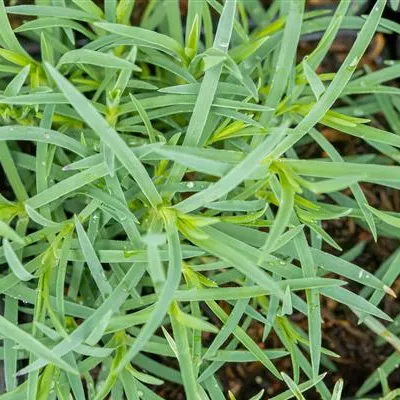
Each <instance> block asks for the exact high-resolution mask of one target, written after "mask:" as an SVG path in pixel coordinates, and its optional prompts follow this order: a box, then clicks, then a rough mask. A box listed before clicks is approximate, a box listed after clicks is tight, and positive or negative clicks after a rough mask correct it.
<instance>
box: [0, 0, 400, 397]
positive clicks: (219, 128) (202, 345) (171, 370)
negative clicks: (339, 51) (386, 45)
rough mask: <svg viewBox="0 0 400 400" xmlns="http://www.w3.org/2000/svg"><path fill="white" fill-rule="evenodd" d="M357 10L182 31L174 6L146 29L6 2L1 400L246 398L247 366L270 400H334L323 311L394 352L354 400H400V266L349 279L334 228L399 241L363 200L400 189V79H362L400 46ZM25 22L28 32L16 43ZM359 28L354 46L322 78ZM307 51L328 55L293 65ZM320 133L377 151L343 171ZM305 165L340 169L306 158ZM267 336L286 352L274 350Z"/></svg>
mask: <svg viewBox="0 0 400 400" xmlns="http://www.w3.org/2000/svg"><path fill="white" fill-rule="evenodd" d="M350 3H351V2H350V1H349V0H342V1H340V2H336V9H335V10H333V11H332V13H331V12H330V11H326V10H325V11H318V10H317V11H315V10H314V11H308V10H306V8H305V7H306V4H305V1H304V0H287V1H280V0H274V1H273V2H272V4H271V6H270V7H269V9H268V10H265V9H264V8H263V7H262V5H261V1H259V0H225V1H221V2H219V1H216V0H189V2H188V9H187V18H186V24H185V25H184V24H183V22H182V19H181V16H180V10H179V1H178V0H166V1H149V2H148V4H147V8H146V9H145V10H144V14H143V15H142V17H141V19H140V23H139V25H135V26H133V25H131V18H130V16H131V14H132V15H133V14H135V11H136V6H137V5H136V4H135V1H134V0H118V1H117V0H105V1H104V8H100V7H99V6H98V5H97V4H96V2H94V1H92V0H86V1H79V0H73V1H63V0H58V1H47V0H41V1H36V2H35V4H33V5H12V6H9V7H6V6H5V4H4V0H0V26H1V28H0V163H1V168H2V172H3V173H4V176H5V183H4V184H3V186H2V187H1V192H2V194H1V196H0V236H1V237H2V240H1V247H0V264H1V265H2V267H1V274H0V293H1V294H2V296H3V299H4V315H3V316H1V317H0V338H1V339H2V340H1V351H0V355H1V357H2V359H3V361H4V382H5V386H6V390H7V393H5V394H2V395H0V400H8V399H9V400H16V399H60V400H61V399H63V400H66V399H70V398H75V399H79V400H83V399H85V398H87V399H94V400H102V399H106V398H112V399H114V400H122V399H125V398H126V399H132V400H133V399H135V400H136V399H146V400H147V399H150V400H151V399H160V398H161V397H160V395H159V394H157V391H158V388H159V387H160V385H161V387H162V385H164V384H165V383H166V382H173V383H175V384H179V385H182V392H183V391H184V392H185V394H186V398H187V399H189V400H196V399H197V400H206V399H212V400H213V399H225V398H231V399H234V398H235V396H234V394H233V393H231V392H229V393H228V390H227V389H226V390H225V388H223V387H222V385H221V384H220V382H219V380H218V371H219V370H220V369H221V368H222V367H223V366H224V365H225V364H226V363H229V362H236V363H242V362H243V363H244V362H250V361H258V362H260V363H261V364H262V365H263V367H264V368H265V369H266V371H269V373H270V375H269V376H270V377H273V378H271V379H276V380H280V381H282V385H286V387H287V390H286V391H285V392H283V393H281V394H279V395H277V396H276V397H274V399H290V398H297V399H305V398H306V397H307V394H306V391H307V390H309V389H311V388H315V389H316V390H317V391H318V392H319V393H320V395H321V398H322V399H324V400H330V399H336V400H339V399H340V398H342V397H341V396H342V391H343V392H344V390H343V382H342V381H338V382H337V384H336V386H335V387H334V388H332V387H330V388H328V387H327V386H326V385H325V383H324V378H325V375H326V374H327V373H328V374H329V373H330V372H332V370H333V363H332V362H331V361H330V360H329V359H328V357H337V355H336V354H335V353H333V352H332V351H330V350H329V349H326V348H324V347H323V345H322V339H321V338H322V331H321V325H322V323H323V320H322V314H321V308H322V304H323V303H322V302H323V300H324V298H330V299H333V300H335V301H337V302H339V303H342V304H343V305H344V306H345V307H348V308H349V309H350V310H351V311H353V312H354V313H355V315H356V316H357V317H358V318H359V320H360V322H361V323H363V324H365V327H366V329H369V330H371V331H372V332H373V333H374V334H376V335H377V338H378V339H379V341H380V342H379V343H381V344H382V343H389V344H390V345H391V346H392V347H393V353H392V354H391V355H390V356H389V357H388V358H387V360H386V361H385V362H384V363H383V364H382V365H381V366H380V368H379V369H378V370H377V371H376V372H374V373H373V374H372V375H371V376H370V377H369V378H368V379H367V380H366V381H365V383H364V384H363V385H362V387H360V389H359V392H358V395H359V396H364V395H366V394H367V393H368V392H369V391H370V390H372V389H374V388H375V390H382V396H383V397H382V398H384V399H387V400H388V399H395V398H396V396H398V395H399V393H398V390H397V391H396V390H394V391H391V389H390V387H389V384H388V377H389V376H390V374H391V373H392V372H393V371H394V370H395V369H396V368H397V367H398V364H399V362H400V339H399V336H398V335H399V334H400V330H399V327H398V326H399V324H398V321H399V318H398V317H397V318H396V316H393V315H392V316H391V317H395V320H394V321H393V322H391V323H390V321H391V318H390V316H388V315H387V314H385V313H384V312H383V311H382V310H381V308H379V304H380V302H381V301H382V299H383V298H384V297H385V296H387V295H389V296H395V293H394V292H393V290H392V289H391V288H390V286H392V285H393V283H394V282H395V280H396V279H397V277H398V276H399V272H400V270H399V268H398V261H399V255H398V252H397V253H396V254H394V255H393V256H392V257H390V258H389V259H388V260H387V261H385V262H384V263H383V265H382V266H381V268H379V270H378V271H377V272H376V274H375V275H373V274H372V273H370V272H367V271H365V270H364V269H363V267H362V266H358V265H356V264H354V263H352V262H351V261H352V260H353V259H354V258H355V257H357V256H358V255H359V254H360V253H361V252H362V251H363V248H364V245H365V243H360V244H359V245H357V246H356V247H355V248H353V249H351V250H350V251H348V252H346V253H344V252H342V253H340V251H341V248H340V246H339V244H338V243H337V242H336V241H335V238H333V237H331V236H330V235H329V234H328V232H326V231H325V230H324V227H325V225H324V223H323V222H324V221H326V220H331V219H339V218H351V219H353V220H354V222H355V223H356V224H359V225H360V226H362V227H363V228H366V229H369V230H370V231H371V233H372V235H373V237H375V238H377V237H380V236H385V237H390V238H399V236H400V214H398V213H395V212H386V211H383V210H379V209H377V208H376V207H375V206H374V207H372V205H369V204H368V200H367V198H366V196H365V194H364V192H363V190H362V186H361V184H362V183H365V182H367V183H372V184H376V185H381V186H383V187H389V188H392V189H393V190H399V189H400V167H399V166H398V165H397V164H398V163H399V161H400V153H399V147H400V139H399V136H398V135H399V133H400V132H399V130H398V128H399V123H398V121H399V113H400V102H399V100H398V95H399V89H398V88H396V87H393V86H390V85H389V83H388V81H390V80H393V79H395V78H398V77H399V76H400V68H399V64H398V62H395V61H393V62H390V63H389V62H388V65H387V66H385V67H383V68H382V69H380V70H377V71H373V72H371V71H369V70H362V69H357V66H358V64H359V62H360V60H361V58H362V57H363V54H364V53H365V51H366V50H367V48H368V46H369V44H370V43H371V41H372V39H373V37H374V34H375V33H376V32H377V31H384V32H386V33H387V34H391V33H393V32H397V33H398V32H399V25H398V24H397V23H395V22H393V21H388V20H385V19H382V18H381V16H382V13H383V10H384V8H385V6H386V1H385V0H377V1H376V2H375V4H374V7H373V9H372V10H371V12H370V13H369V15H367V16H364V17H361V16H354V15H353V13H354V12H355V10H354V9H353V8H352V7H350ZM398 3H399V2H398V1H390V6H391V7H393V9H396V8H397V7H398ZM14 15H20V16H21V15H22V16H23V18H25V17H26V16H30V18H29V19H28V21H26V22H23V23H21V25H20V26H18V27H16V28H15V29H14V30H13V29H12V27H11V25H10V24H9V18H10V17H12V16H14ZM135 15H136V14H135ZM32 17H33V18H32ZM343 29H351V30H353V31H357V36H356V40H355V42H354V44H353V45H352V47H351V49H350V51H349V53H348V55H347V57H346V59H345V60H344V62H343V63H342V65H341V66H340V68H339V69H338V70H337V71H329V73H325V74H320V73H319V72H318V71H319V69H318V67H319V66H320V64H321V63H322V61H323V60H324V59H325V57H326V56H327V54H328V52H329V50H330V47H331V45H332V43H333V41H334V40H335V38H336V37H337V35H338V34H339V32H340V31H341V30H343ZM309 34H315V35H314V36H316V37H319V38H320V39H319V41H318V42H317V45H316V47H315V49H314V50H313V51H312V52H311V53H310V54H308V55H307V56H305V57H304V58H302V59H301V60H298V57H297V58H296V54H297V48H298V44H299V41H300V40H307V37H308V36H306V35H309ZM27 42H29V43H31V44H34V47H35V48H38V49H39V51H38V54H28V52H27V50H26V49H27V47H26V46H25V43H27ZM29 48H30V47H29ZM381 111H382V115H381V118H380V120H379V121H380V122H379V123H377V120H376V113H378V112H381ZM382 118H385V119H386V122H387V124H386V126H388V129H389V130H385V129H384V125H383V124H382V123H381V121H382ZM317 124H318V125H317ZM321 126H327V127H330V128H333V129H335V130H337V131H339V132H340V133H341V134H342V135H343V136H345V135H350V136H354V137H356V138H358V140H360V141H363V142H365V143H366V144H368V145H369V146H370V148H374V149H375V150H376V152H374V153H371V154H363V155H354V156H351V157H348V156H346V155H341V154H340V152H339V151H338V150H337V149H336V148H335V147H334V145H333V144H332V143H330V142H329V141H328V140H327V138H326V137H325V136H323V135H322V134H321V132H320V131H319V130H318V129H319V128H320V127H321ZM311 144H315V145H316V146H317V147H319V148H320V149H321V150H322V151H323V152H324V154H326V158H320V159H301V154H302V153H301V150H302V149H303V148H304V146H309V145H311ZM333 248H334V249H335V251H336V252H335V254H338V253H340V254H341V255H338V256H335V255H332V249H333ZM351 281H354V282H357V283H358V284H359V285H360V286H361V290H360V291H359V292H355V291H350V290H348V289H346V287H345V285H346V283H347V282H351ZM352 287H353V286H352ZM221 302H224V304H225V306H224V307H222V305H223V304H222V303H221ZM227 310H229V311H227ZM294 312H296V313H301V314H303V315H304V316H305V317H306V318H307V320H308V329H306V330H302V329H301V328H300V327H299V326H297V325H296V323H295V322H294V320H293V319H291V315H292V313H294ZM254 321H256V322H257V323H258V324H261V325H262V326H263V327H264V340H266V339H267V338H268V337H269V336H270V335H271V334H273V333H274V334H275V335H276V336H277V337H278V338H279V341H280V342H281V347H279V348H268V347H267V348H266V349H264V348H261V347H260V346H259V343H258V342H257V340H256V339H255V338H254V337H253V336H252V335H251V334H250V332H249V326H251V324H252V323H253V322H254ZM388 321H389V323H388ZM203 332H207V338H208V339H207V341H205V340H204V338H205V336H204V335H203ZM160 357H164V360H165V359H169V360H170V361H171V362H170V363H168V365H162V362H161V361H160V360H161V358H160ZM283 357H287V358H288V359H290V361H291V369H290V370H286V371H279V369H278V367H277V365H278V364H277V363H276V360H277V359H280V358H283ZM173 365H175V366H176V367H172V366H173ZM281 365H282V364H281ZM93 371H95V373H92V372H93ZM17 377H18V379H17ZM379 382H381V387H382V388H380V387H379ZM110 396H111V397H110ZM263 396H265V395H264V391H260V392H259V393H257V394H254V397H252V398H253V399H261V398H264V397H263Z"/></svg>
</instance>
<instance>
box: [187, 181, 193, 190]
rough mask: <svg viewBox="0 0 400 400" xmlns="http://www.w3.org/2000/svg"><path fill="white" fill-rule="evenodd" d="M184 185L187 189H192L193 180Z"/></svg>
mask: <svg viewBox="0 0 400 400" xmlns="http://www.w3.org/2000/svg"><path fill="white" fill-rule="evenodd" d="M186 187H187V188H188V189H193V188H194V183H193V182H188V183H187V184H186Z"/></svg>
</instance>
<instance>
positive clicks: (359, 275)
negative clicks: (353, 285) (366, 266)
mask: <svg viewBox="0 0 400 400" xmlns="http://www.w3.org/2000/svg"><path fill="white" fill-rule="evenodd" d="M363 274H364V272H363V271H360V272H359V273H358V279H361V278H362V276H363Z"/></svg>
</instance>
